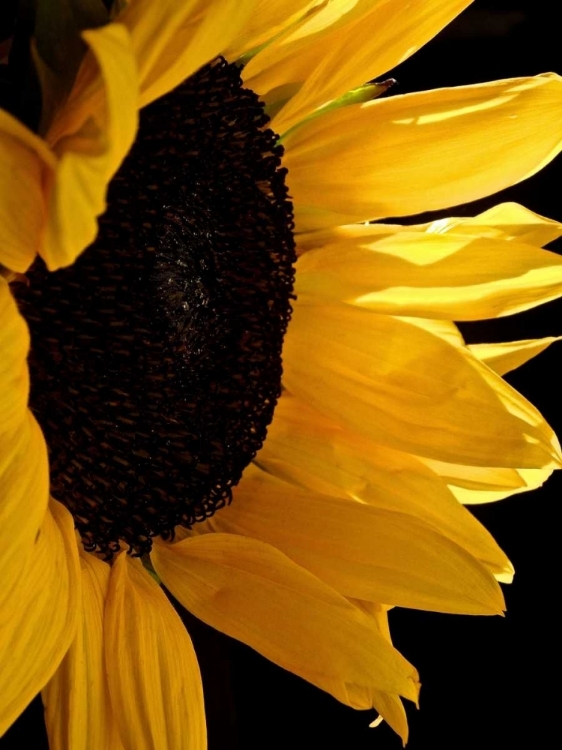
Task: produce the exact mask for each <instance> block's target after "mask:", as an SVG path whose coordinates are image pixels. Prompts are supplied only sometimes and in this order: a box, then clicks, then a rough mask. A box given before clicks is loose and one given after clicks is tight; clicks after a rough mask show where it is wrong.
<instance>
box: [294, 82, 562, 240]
mask: <svg viewBox="0 0 562 750" xmlns="http://www.w3.org/2000/svg"><path fill="white" fill-rule="evenodd" d="M561 122H562V78H560V77H559V76H556V75H544V76H537V77H536V78H517V79H510V80H505V81H496V82H493V83H486V84H480V85H476V86H464V87H459V88H454V89H438V90H435V91H425V92H422V93H415V94H406V95H405V96H394V97H389V98H387V99H380V100H375V101H373V102H368V103H367V104H363V105H356V106H349V107H343V108H340V109H336V110H334V111H332V112H330V113H328V114H326V115H324V116H322V117H316V118H314V119H312V120H310V121H309V122H307V123H305V124H303V125H302V126H300V127H298V128H296V129H294V130H292V131H291V132H290V133H289V134H288V135H287V137H286V138H285V139H284V145H285V149H286V151H285V157H284V160H283V162H284V165H285V166H286V167H288V169H289V178H288V180H289V188H290V192H291V195H292V197H293V199H294V203H295V217H296V224H297V229H298V230H299V231H304V230H307V229H315V228H321V227H327V226H335V225H337V224H343V223H346V222H353V221H365V220H369V219H375V218H379V217H385V216H406V215H409V214H416V213H419V212H422V211H431V210H435V209H441V208H446V207H448V206H453V205H458V204H460V203H467V202H469V201H472V200H475V199H476V198H481V197H483V196H485V195H490V194H492V193H495V192H497V191H498V190H502V189H503V188H505V187H508V186H509V185H513V184H514V183H516V182H519V181H521V180H523V179H525V178H526V177H530V176H531V175H532V174H534V173H535V172H537V171H538V170H539V169H541V168H542V167H544V166H545V165H546V164H547V163H548V162H549V161H551V159H553V158H554V157H555V156H556V154H558V153H559V152H560V150H561V148H562V125H561ZM482 133H486V138H482ZM319 186H321V188H322V189H321V190H320V189H319Z"/></svg>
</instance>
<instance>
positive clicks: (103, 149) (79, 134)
mask: <svg viewBox="0 0 562 750" xmlns="http://www.w3.org/2000/svg"><path fill="white" fill-rule="evenodd" d="M83 37H84V39H85V41H86V42H87V44H88V45H89V47H90V50H91V53H90V54H88V56H87V57H86V59H85V60H84V63H83V65H82V69H81V70H80V72H79V75H78V78H77V81H76V84H75V86H74V89H73V91H72V92H71V95H70V99H69V101H68V102H67V103H66V105H65V107H64V108H63V110H62V113H61V115H60V116H59V118H58V120H56V121H55V122H54V123H53V125H52V128H51V131H50V133H48V134H47V139H48V141H49V143H51V145H52V148H53V150H54V151H55V153H56V154H57V156H58V157H59V163H58V167H57V172H56V176H55V181H54V184H53V187H52V191H51V193H50V202H49V214H48V223H47V230H46V235H45V239H44V245H43V248H42V250H41V255H42V257H43V259H44V261H45V263H46V264H47V266H48V268H49V269H50V270H56V269H57V268H61V267H62V266H67V265H69V264H71V263H73V262H74V260H75V259H76V257H77V256H78V255H79V254H80V253H81V252H82V251H83V250H84V249H85V248H86V247H87V246H88V245H89V244H90V243H91V242H93V240H94V239H95V237H96V234H97V217H98V216H99V215H100V214H101V213H103V211H104V210H105V196H106V192H107V185H108V183H109V181H110V179H111V178H112V177H113V175H114V174H115V172H116V171H117V169H118V167H119V166H120V164H121V162H122V161H123V159H124V157H125V156H126V154H127V152H128V151H129V149H130V147H131V145H132V143H133V141H134V138H135V133H136V128H137V105H138V83H137V72H136V65H135V59H134V56H133V51H132V48H131V43H130V38H129V34H128V32H127V29H126V28H125V27H124V26H122V25H120V24H115V23H113V24H108V25H107V26H103V27H101V28H99V29H96V30H94V31H87V32H84V33H83ZM69 206H72V211H69V209H68V207H69Z"/></svg>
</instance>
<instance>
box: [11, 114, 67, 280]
mask: <svg viewBox="0 0 562 750" xmlns="http://www.w3.org/2000/svg"><path fill="white" fill-rule="evenodd" d="M55 163H56V161H55V157H54V155H53V154H52V153H51V152H50V150H49V148H48V147H47V146H46V145H45V143H44V142H43V141H42V140H41V139H40V138H38V137H37V136H36V135H35V134H34V133H32V132H31V131H30V130H28V129H27V128H26V127H25V125H22V124H21V122H19V120H16V118H15V117H12V115H10V114H9V113H8V112H5V111H4V110H3V109H2V110H0V227H1V229H0V266H5V267H6V268H9V269H10V270H12V271H17V272H18V273H24V272H25V271H27V269H28V268H29V266H30V265H31V263H32V262H33V259H34V258H35V255H36V253H37V251H38V250H39V247H40V244H41V240H42V234H43V229H44V226H45V220H46V206H45V204H46V192H47V191H48V188H49V183H50V180H51V177H52V171H53V169H54V167H55Z"/></svg>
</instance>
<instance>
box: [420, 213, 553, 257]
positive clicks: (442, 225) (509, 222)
mask: <svg viewBox="0 0 562 750" xmlns="http://www.w3.org/2000/svg"><path fill="white" fill-rule="evenodd" d="M410 228H412V227H410ZM414 228H415V229H417V230H418V231H425V232H431V233H443V232H450V231H453V232H455V233H457V234H472V235H475V236H476V237H490V238H492V239H502V240H518V241H519V242H524V243H525V244H527V245H535V247H543V246H544V245H547V244H548V243H549V242H552V241H553V240H556V239H558V237H562V223H560V222H558V221H555V220H554V219H549V218H547V217H545V216H541V215H540V214H536V213H534V211H530V210H529V209H528V208H525V206H521V205H519V204H518V203H499V204H498V205H497V206H492V208H489V209H488V210H487V211H484V212H483V213H481V214H478V216H473V217H469V218H467V217H466V216H452V217H448V218H445V219H437V220H435V221H432V222H429V224H417V225H416V226H415V227H414Z"/></svg>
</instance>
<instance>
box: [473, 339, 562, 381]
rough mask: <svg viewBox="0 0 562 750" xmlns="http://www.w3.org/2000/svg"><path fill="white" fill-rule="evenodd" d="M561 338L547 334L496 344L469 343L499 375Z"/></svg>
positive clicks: (477, 354)
mask: <svg viewBox="0 0 562 750" xmlns="http://www.w3.org/2000/svg"><path fill="white" fill-rule="evenodd" d="M561 339H562V336H545V337H544V338H542V339H525V340H524V341H502V342H499V343H496V344H469V349H470V350H471V351H472V353H473V354H475V355H476V356H477V357H478V359H481V360H482V362H485V363H486V364H487V365H488V367H491V368H492V370H494V372H497V373H498V375H505V374H506V373H507V372H511V370H515V369H517V368H518V367H521V365H524V364H525V362H529V360H531V359H533V358H534V357H536V356H537V355H538V354H540V353H541V352H544V351H545V349H548V347H549V346H550V345H551V344H554V343H555V342H557V341H560V340H561Z"/></svg>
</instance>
